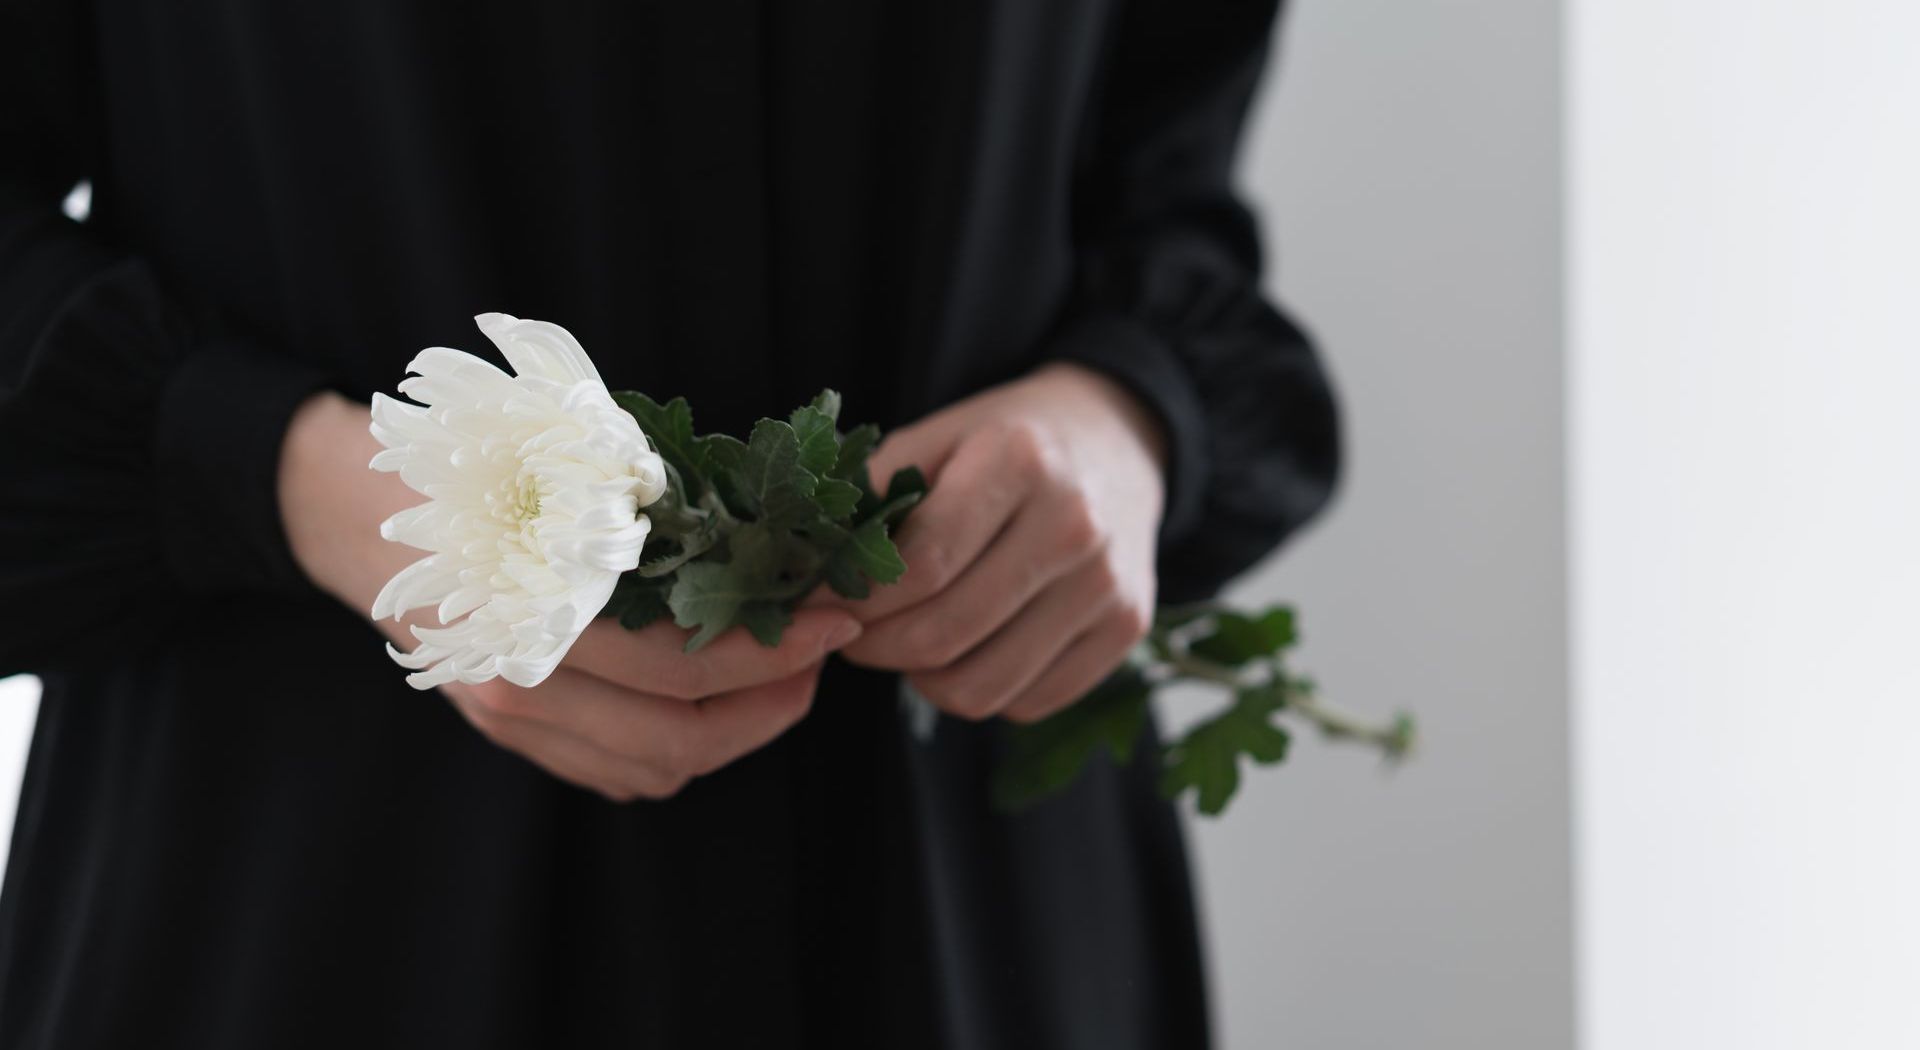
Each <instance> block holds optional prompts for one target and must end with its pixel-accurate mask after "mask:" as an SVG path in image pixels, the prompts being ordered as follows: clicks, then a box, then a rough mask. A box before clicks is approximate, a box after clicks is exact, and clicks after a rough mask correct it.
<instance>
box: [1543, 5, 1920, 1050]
mask: <svg viewBox="0 0 1920 1050" xmlns="http://www.w3.org/2000/svg"><path fill="white" fill-rule="evenodd" d="M1571 10H1572V13H1573V17H1572V22H1571V28H1572V30H1573V31H1572V34H1571V36H1570V41H1571V47H1572V50H1571V57H1572V69H1573V76H1572V80H1571V102H1572V107H1571V120H1572V123H1571V130H1572V136H1571V140H1570V143H1571V154H1570V155H1571V157H1572V160H1573V167H1572V172H1573V176H1574V177H1573V179H1572V183H1571V185H1572V195H1571V205H1572V216H1573V219H1574V225H1573V230H1572V233H1573V237H1572V245H1573V249H1574V251H1573V256H1572V258H1573V260H1574V267H1573V272H1574V281H1573V284H1572V286H1571V287H1572V307H1573V310H1572V315H1573V324H1572V326H1571V332H1572V335H1573V367H1572V372H1571V378H1572V381H1573V382H1572V386H1571V390H1572V395H1573V409H1574V418H1575V426H1574V430H1573V451H1574V458H1573V467H1574V472H1573V478H1574V483H1575V484H1574V488H1573V493H1574V513H1573V524H1574V536H1575V543H1574V548H1573V549H1574V565H1575V570H1576V575H1575V589H1574V596H1575V605H1574V609H1575V614H1576V615H1575V625H1576V638H1577V645H1576V667H1577V677H1576V687H1577V711H1578V717H1577V728H1578V734H1577V739H1578V741H1579V749H1578V755H1577V760H1578V761H1577V766H1578V770H1579V779H1578V791H1577V795H1578V801H1579V826H1580V836H1579V850H1578V852H1579V858H1580V872H1581V879H1580V908H1579V915H1580V935H1581V936H1580V940H1581V943H1582V951H1581V955H1580V969H1581V977H1582V980H1581V984H1582V989H1583V994H1582V1000H1581V1014H1582V1019H1583V1023H1582V1028H1583V1032H1584V1034H1585V1045H1586V1046H1587V1047H1588V1048H1589V1050H1668V1048H1672V1050H1682V1048H1685V1050H1693V1048H1700V1047H1716V1048H1717V1047H1737V1048H1740V1050H1772V1048H1780V1050H1787V1048H1794V1050H1800V1048H1806V1047H1820V1048H1823V1050H1824V1048H1835V1050H1883V1048H1884V1050H1895V1048H1912V1047H1920V1010H1916V1009H1915V1008H1914V1004H1915V1001H1916V996H1920V831H1917V830H1916V829H1920V815H1917V814H1916V803H1920V760H1916V758H1917V756H1920V674H1916V672H1915V658H1916V657H1917V656H1920V630H1916V629H1917V628H1920V611H1916V610H1920V605H1917V604H1916V596H1920V556H1916V553H1915V544H1916V541H1920V5H1915V4H1913V3H1910V2H1906V0H1880V2H1875V0H1829V2H1826V3H1820V4H1811V3H1805V2H1800V0H1795V2H1783V0H1762V2H1755V0H1741V2H1735V0H1720V2H1710V0H1696V2H1691V3H1675V2H1673V0H1573V4H1572V8H1571Z"/></svg>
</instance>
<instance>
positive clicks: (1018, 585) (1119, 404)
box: [832, 364, 1164, 722]
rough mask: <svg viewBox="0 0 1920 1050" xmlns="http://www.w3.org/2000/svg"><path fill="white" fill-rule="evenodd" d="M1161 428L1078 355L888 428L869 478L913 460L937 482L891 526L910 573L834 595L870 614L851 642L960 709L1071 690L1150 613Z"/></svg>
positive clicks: (1041, 705) (1116, 657)
mask: <svg viewBox="0 0 1920 1050" xmlns="http://www.w3.org/2000/svg"><path fill="white" fill-rule="evenodd" d="M1163 444H1164V438H1163V437H1162V435H1161V432H1160V427H1159V424H1158V422H1157V421H1156V420H1155V419H1154V418H1153V417H1152V416H1151V414H1150V413H1149V412H1148V411H1147V409H1146V408H1145V407H1144V406H1143V405H1142V404H1141V403H1140V402H1139V401H1138V400H1137V399H1135V398H1134V397H1133V395H1131V394H1129V393H1128V392H1126V391H1125V390H1124V389H1122V388H1121V387H1120V386H1119V385H1118V384H1116V383H1115V382H1114V381H1112V380H1110V379H1108V378H1106V377H1105V376H1103V375H1101V374H1100V373H1098V372H1095V371H1092V370H1090V369H1087V368H1084V367H1081V366H1079V365H1072V364H1052V365H1048V366H1046V367H1045V368H1043V369H1041V370H1039V371H1037V372H1035V373H1033V374H1032V375H1030V376H1028V377H1026V378H1024V379H1020V380H1017V381H1015V382H1012V383H1008V384H1006V385H1004V386H1000V387H995V388H993V389H991V390H988V391H985V392H983V393H981V394H978V395H976V396H974V397H971V398H969V399H967V400H965V401H961V402H959V403H957V404H955V405H952V406H951V407H949V408H946V409H944V410H942V411H940V412H938V413H936V414H934V415H932V416H929V417H927V418H926V419H924V420H921V421H920V422H918V423H915V424H913V425H912V426H908V427H904V428H902V429H900V430H897V431H894V432H893V433H892V434H891V435H890V436H889V437H888V438H887V440H886V441H885V442H883V443H882V444H881V446H880V448H879V449H878V450H876V452H875V454H874V458H873V461H872V471H873V477H874V479H875V482H876V483H877V484H880V485H885V483H886V479H887V478H888V477H889V476H891V473H892V472H893V471H894V470H896V469H898V468H900V467H903V466H906V465H908V464H914V465H917V466H919V467H920V469H921V470H922V471H924V472H925V473H926V475H927V477H928V479H929V480H930V481H931V482H932V483H933V491H932V492H931V493H930V494H929V495H928V497H927V499H926V501H925V502H924V503H922V504H921V505H920V506H919V507H916V508H915V509H914V511H913V513H912V515H911V516H909V517H908V519H907V521H906V524H905V525H904V526H903V527H902V528H901V530H900V533H899V536H898V537H897V538H898V541H899V544H900V552H901V555H902V557H903V558H905V560H906V563H907V571H906V574H905V575H904V576H902V577H901V579H900V581H899V582H898V583H896V584H894V585H892V586H889V587H877V588H875V589H874V592H873V595H872V596H871V597H870V598H867V599H865V600H863V601H857V602H842V601H841V600H840V599H837V598H835V599H832V601H833V602H834V603H835V604H840V605H842V607H844V608H846V609H847V610H848V611H849V612H852V613H853V614H854V615H855V616H857V617H859V618H860V619H861V620H862V621H863V622H864V623H865V625H866V628H865V631H864V632H863V633H862V635H861V637H860V639H859V640H858V641H857V642H855V643H854V644H852V645H850V646H848V647H847V648H846V649H844V650H842V655H843V656H845V657H846V658H847V659H849V660H851V661H853V662H854V663H858V664H863V665H866V666H869V667H876V668H883V669H888V670H898V671H903V672H906V674H907V679H908V681H909V682H910V683H911V684H912V685H913V687H914V688H915V689H916V690H917V691H918V692H919V693H920V694H921V695H922V696H925V697H926V698H927V699H928V700H929V701H931V702H932V703H933V704H934V706H936V707H938V708H940V709H941V710H943V711H947V712H949V713H951V714H955V715H959V716H961V717H964V718H973V719H983V718H988V717H991V716H993V715H1004V716H1005V717H1007V718H1009V719H1012V720H1014V721H1020V722H1025V721H1033V720H1037V719H1040V718H1044V717H1046V716H1047V715H1049V714H1052V713H1053V712H1055V711H1057V710H1059V709H1060V708H1062V707H1065V706H1066V705H1068V704H1070V703H1072V702H1073V701H1074V700H1076V699H1078V698H1079V697H1081V696H1082V695H1084V694H1085V693H1086V692H1087V691H1088V690H1089V689H1091V688H1093V686H1095V685H1096V684H1098V683H1099V682H1100V680H1101V679H1102V678H1104V677H1106V675H1107V674H1108V673H1109V672H1111V671H1112V670H1113V669H1114V668H1115V667H1116V666H1118V665H1119V663H1120V662H1121V661H1122V660H1123V659H1124V658H1125V657H1126V654H1127V651H1128V650H1129V649H1130V648H1131V647H1132V646H1133V645H1134V643H1135V642H1137V641H1139V640H1140V639H1141V637H1143V636H1144V635H1145V634H1146V631H1147V629H1148V627H1149V626H1150V625H1151V624H1152V620H1153V608H1154V586H1155V580H1154V545H1155V538H1156V536H1157V534H1158V531H1159V526H1160V515H1161V507H1162V502H1163V499H1164V491H1163V490H1164V485H1163V479H1162V469H1163V468H1162V466H1161V462H1162V460H1163V458H1164V450H1163Z"/></svg>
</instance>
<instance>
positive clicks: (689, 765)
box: [658, 733, 701, 778]
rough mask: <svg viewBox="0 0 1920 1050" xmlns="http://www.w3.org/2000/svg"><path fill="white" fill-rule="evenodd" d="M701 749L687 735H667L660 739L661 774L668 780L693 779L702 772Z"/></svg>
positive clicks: (659, 763) (659, 759) (659, 762)
mask: <svg viewBox="0 0 1920 1050" xmlns="http://www.w3.org/2000/svg"><path fill="white" fill-rule="evenodd" d="M700 759H701V754H700V749H699V748H697V747H695V746H694V742H693V740H692V738H690V737H689V736H687V734H685V733H665V734H662V735H661V738H660V753H659V758H658V766H659V772H660V773H662V774H663V775H664V776H666V777H668V778H674V777H683V778H684V777H692V776H695V775H697V774H698V773H699V772H700V768H699V767H700Z"/></svg>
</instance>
